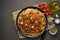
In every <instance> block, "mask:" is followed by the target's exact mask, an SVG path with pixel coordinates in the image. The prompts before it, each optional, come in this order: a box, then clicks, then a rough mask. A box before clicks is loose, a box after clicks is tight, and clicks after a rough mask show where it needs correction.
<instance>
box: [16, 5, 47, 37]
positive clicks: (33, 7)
mask: <svg viewBox="0 0 60 40" xmlns="http://www.w3.org/2000/svg"><path fill="white" fill-rule="evenodd" d="M28 8H32V9H37V10H39V11H40V12H42V13H43V14H44V12H43V11H42V10H41V9H40V8H38V7H35V6H29V7H25V8H23V9H22V10H21V11H20V12H19V13H18V15H17V18H16V25H17V28H18V29H19V31H20V32H21V33H22V34H23V35H24V36H25V37H30V38H34V37H38V36H40V35H42V34H43V33H44V31H45V30H46V28H47V17H46V15H45V14H44V16H45V20H46V21H45V22H46V26H45V29H44V30H43V31H42V32H41V33H40V34H38V35H36V36H31V35H25V34H24V33H23V32H22V30H21V29H20V28H19V27H18V18H19V16H20V13H21V12H22V11H24V10H26V9H28Z"/></svg>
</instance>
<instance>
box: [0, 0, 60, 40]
mask: <svg viewBox="0 0 60 40" xmlns="http://www.w3.org/2000/svg"><path fill="white" fill-rule="evenodd" d="M57 1H58V2H59V1H60V0H57ZM40 2H49V0H0V40H18V35H17V33H16V29H15V26H14V23H13V19H12V12H13V11H16V10H19V9H22V8H24V7H27V6H31V5H35V4H37V3H40ZM56 27H57V29H58V33H57V35H55V36H51V35H50V34H49V32H48V33H47V35H46V36H45V39H44V40H60V31H59V30H60V25H56Z"/></svg>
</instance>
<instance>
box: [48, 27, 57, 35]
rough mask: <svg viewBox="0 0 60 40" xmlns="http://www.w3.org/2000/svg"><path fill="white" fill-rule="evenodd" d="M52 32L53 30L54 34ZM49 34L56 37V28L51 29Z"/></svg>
mask: <svg viewBox="0 0 60 40" xmlns="http://www.w3.org/2000/svg"><path fill="white" fill-rule="evenodd" d="M53 30H54V32H52V31H53ZM49 33H50V34H51V35H56V34H57V28H56V27H53V28H51V29H50V30H49Z"/></svg>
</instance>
